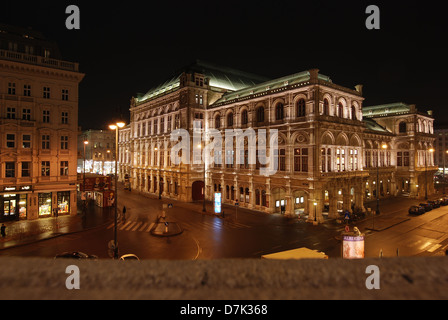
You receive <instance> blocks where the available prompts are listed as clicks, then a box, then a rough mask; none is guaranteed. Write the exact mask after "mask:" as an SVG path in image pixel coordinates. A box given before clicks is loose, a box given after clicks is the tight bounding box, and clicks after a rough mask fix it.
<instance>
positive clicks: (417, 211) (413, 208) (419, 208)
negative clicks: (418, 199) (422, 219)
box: [409, 206, 426, 215]
mask: <svg viewBox="0 0 448 320" xmlns="http://www.w3.org/2000/svg"><path fill="white" fill-rule="evenodd" d="M425 212H426V210H425V208H423V207H422V206H411V207H410V208H409V214H416V215H420V214H424V213H425Z"/></svg>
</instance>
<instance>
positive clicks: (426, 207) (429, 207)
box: [419, 203, 432, 212]
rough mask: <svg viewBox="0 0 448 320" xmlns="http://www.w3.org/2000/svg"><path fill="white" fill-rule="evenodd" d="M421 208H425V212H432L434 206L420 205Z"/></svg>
mask: <svg viewBox="0 0 448 320" xmlns="http://www.w3.org/2000/svg"><path fill="white" fill-rule="evenodd" d="M419 206H422V207H423V208H425V212H428V211H431V210H432V205H431V204H430V203H420V204H419Z"/></svg>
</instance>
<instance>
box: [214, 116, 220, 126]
mask: <svg viewBox="0 0 448 320" xmlns="http://www.w3.org/2000/svg"><path fill="white" fill-rule="evenodd" d="M220 127H221V116H220V115H217V116H216V117H215V129H219V128H220Z"/></svg>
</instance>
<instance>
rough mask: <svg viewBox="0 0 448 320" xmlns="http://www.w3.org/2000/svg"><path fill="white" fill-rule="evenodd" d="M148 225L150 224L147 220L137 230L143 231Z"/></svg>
mask: <svg viewBox="0 0 448 320" xmlns="http://www.w3.org/2000/svg"><path fill="white" fill-rule="evenodd" d="M147 226H148V223H147V222H145V223H143V224H142V225H141V226H140V228H139V229H138V230H137V231H138V232H142V231H143V230H145V229H146V227H147Z"/></svg>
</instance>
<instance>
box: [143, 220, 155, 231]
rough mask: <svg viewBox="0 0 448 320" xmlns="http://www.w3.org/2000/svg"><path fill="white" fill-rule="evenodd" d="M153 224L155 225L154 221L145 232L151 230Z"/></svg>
mask: <svg viewBox="0 0 448 320" xmlns="http://www.w3.org/2000/svg"><path fill="white" fill-rule="evenodd" d="M153 226H154V222H153V223H151V224H150V225H149V227H148V229H146V230H145V232H149V231H150V230H151V229H152V227H153Z"/></svg>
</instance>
